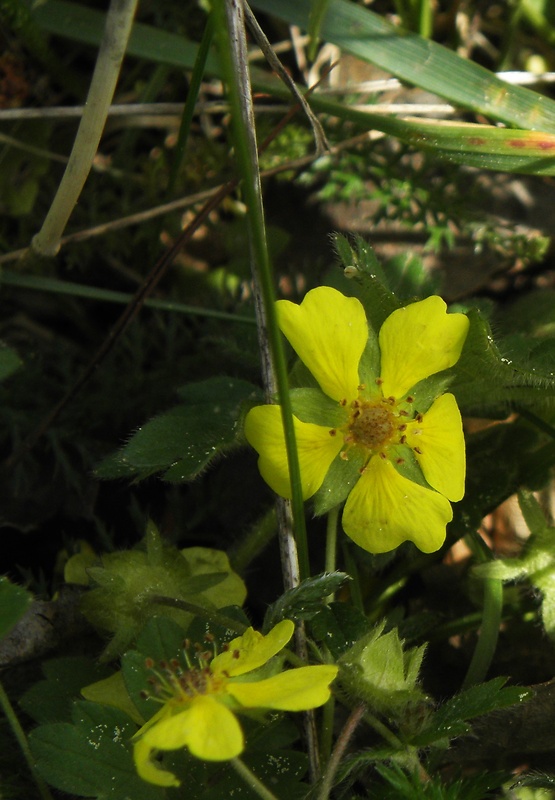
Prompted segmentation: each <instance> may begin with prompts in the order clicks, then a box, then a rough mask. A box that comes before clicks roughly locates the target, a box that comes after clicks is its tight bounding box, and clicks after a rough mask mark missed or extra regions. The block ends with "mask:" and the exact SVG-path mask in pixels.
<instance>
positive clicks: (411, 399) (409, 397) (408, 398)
mask: <svg viewBox="0 0 555 800" xmlns="http://www.w3.org/2000/svg"><path fill="white" fill-rule="evenodd" d="M407 403H414V397H412V396H411V395H410V394H409V396H408V397H407Z"/></svg>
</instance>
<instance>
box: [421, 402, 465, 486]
mask: <svg viewBox="0 0 555 800" xmlns="http://www.w3.org/2000/svg"><path fill="white" fill-rule="evenodd" d="M406 436H407V444H408V445H409V446H410V447H418V449H419V450H422V453H417V452H415V454H414V455H415V456H416V458H417V459H418V463H419V464H420V466H421V468H422V472H423V473H424V477H425V478H426V480H427V481H428V483H429V484H430V486H433V488H434V489H436V490H437V491H438V492H441V494H443V495H445V497H447V498H448V499H449V500H453V501H456V500H460V499H461V498H462V496H463V495H464V476H465V449H464V435H463V429H462V420H461V414H460V411H459V408H458V406H457V401H456V400H455V398H454V396H453V395H452V394H444V395H442V396H441V397H438V399H437V400H436V401H435V402H434V403H433V405H432V406H431V408H430V409H429V410H428V411H427V412H426V413H425V414H424V418H423V420H422V422H421V423H418V422H411V423H409V424H408V426H407V431H406Z"/></svg>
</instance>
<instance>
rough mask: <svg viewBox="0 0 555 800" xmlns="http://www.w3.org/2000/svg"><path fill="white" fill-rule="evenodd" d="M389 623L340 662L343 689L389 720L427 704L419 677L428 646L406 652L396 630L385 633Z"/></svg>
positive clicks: (362, 640)
mask: <svg viewBox="0 0 555 800" xmlns="http://www.w3.org/2000/svg"><path fill="white" fill-rule="evenodd" d="M384 627H385V621H384V622H382V623H380V624H379V625H378V626H377V627H376V628H375V629H374V630H373V631H372V632H371V633H369V634H367V635H366V636H364V637H363V638H362V639H360V640H359V641H358V642H357V643H356V644H354V645H353V647H351V648H350V649H349V650H348V651H347V652H346V653H344V654H343V656H341V658H340V659H339V662H338V663H339V667H340V673H339V679H340V682H341V683H342V684H343V686H344V687H345V688H346V689H347V690H348V691H349V692H350V693H351V694H353V695H355V696H356V697H359V698H361V699H362V700H364V701H365V702H367V703H368V704H369V706H370V707H371V708H372V709H373V710H375V711H377V712H379V713H381V714H385V715H387V716H390V715H391V716H394V715H398V714H400V713H402V711H403V710H404V709H405V708H407V706H409V705H414V704H416V703H421V702H423V701H425V700H426V696H425V695H424V693H423V692H422V691H421V690H420V689H419V688H418V686H417V682H418V676H419V672H420V666H421V664H422V659H423V658H424V652H425V650H426V645H422V646H420V647H411V648H407V649H403V642H402V640H401V639H400V638H399V634H398V631H397V629H396V628H393V629H392V630H390V631H388V632H387V633H384V632H383V630H384Z"/></svg>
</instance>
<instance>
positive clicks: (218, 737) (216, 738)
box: [135, 695, 244, 761]
mask: <svg viewBox="0 0 555 800" xmlns="http://www.w3.org/2000/svg"><path fill="white" fill-rule="evenodd" d="M140 742H143V745H142V750H141V751H140V753H141V757H143V758H144V753H146V747H147V745H148V746H149V747H150V750H151V751H152V750H178V749H179V748H181V747H188V748H189V751H190V752H191V753H192V755H194V756H196V757H197V758H202V759H204V760H205V761H227V760H228V759H230V758H235V756H238V755H239V753H241V752H242V750H243V746H244V745H243V732H242V730H241V726H240V725H239V723H238V722H237V720H236V718H235V715H234V714H233V712H231V711H230V710H229V708H227V707H226V706H225V705H223V704H222V703H219V702H218V701H217V700H216V699H215V698H214V697H211V696H210V695H197V696H196V697H194V698H193V699H192V700H191V703H190V705H189V706H188V707H187V708H186V709H185V710H184V711H181V712H180V713H179V714H174V715H173V716H171V717H169V718H168V719H165V720H162V721H161V722H159V723H158V725H155V726H153V727H152V728H150V729H149V730H148V731H147V732H146V733H145V735H144V736H143V738H142V739H139V742H137V744H139V743H140ZM135 746H137V745H135Z"/></svg>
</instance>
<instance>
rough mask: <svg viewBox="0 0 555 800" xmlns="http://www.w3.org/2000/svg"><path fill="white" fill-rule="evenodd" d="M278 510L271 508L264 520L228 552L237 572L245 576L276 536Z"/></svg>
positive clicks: (255, 525)
mask: <svg viewBox="0 0 555 800" xmlns="http://www.w3.org/2000/svg"><path fill="white" fill-rule="evenodd" d="M276 527H277V521H276V510H275V508H271V509H270V510H269V511H267V512H266V513H265V514H264V516H263V517H262V519H258V520H257V521H256V522H255V524H254V525H253V526H252V527H251V528H250V529H249V530H248V531H247V532H246V534H245V536H244V537H243V538H242V539H241V540H240V541H239V542H238V543H237V544H235V545H232V547H231V548H230V549H229V550H228V556H229V562H230V564H231V566H232V567H233V569H234V570H235V572H238V573H239V575H244V573H245V570H246V569H247V567H248V566H249V564H251V563H252V562H253V561H254V559H255V558H256V557H257V556H258V555H259V554H260V553H261V552H262V550H264V548H265V547H266V545H267V544H268V543H269V542H271V540H272V539H273V538H274V537H275V535H276Z"/></svg>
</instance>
